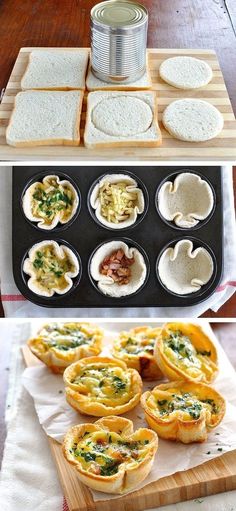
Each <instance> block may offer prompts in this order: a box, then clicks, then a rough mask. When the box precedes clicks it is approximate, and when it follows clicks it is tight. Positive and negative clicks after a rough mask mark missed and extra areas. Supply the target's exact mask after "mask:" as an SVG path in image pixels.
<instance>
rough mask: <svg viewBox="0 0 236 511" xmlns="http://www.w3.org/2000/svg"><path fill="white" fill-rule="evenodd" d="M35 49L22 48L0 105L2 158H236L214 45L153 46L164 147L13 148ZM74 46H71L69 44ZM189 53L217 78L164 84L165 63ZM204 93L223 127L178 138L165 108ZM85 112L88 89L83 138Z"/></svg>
mask: <svg viewBox="0 0 236 511" xmlns="http://www.w3.org/2000/svg"><path fill="white" fill-rule="evenodd" d="M32 49H34V48H22V49H21V50H20V52H19V55H18V57H17V60H16V62H15V65H14V68H13V71H12V74H11V76H10V79H9V82H8V84H7V87H6V91H5V94H4V96H3V99H2V103H1V105H0V159H2V160H5V159H6V160H11V161H13V160H15V159H20V160H55V157H56V158H57V159H60V160H76V161H78V160H79V161H94V160H96V161H98V160H117V161H119V160H132V161H136V160H139V161H140V160H142V161H143V160H144V161H145V160H149V161H160V160H161V161H169V160H172V161H176V160H178V161H183V160H185V161H186V160H192V161H199V160H215V161H216V160H220V161H222V160H224V161H226V160H229V161H232V160H234V159H235V160H236V120H235V117H234V113H233V110H232V107H231V103H230V100H229V97H228V93H227V90H226V87H225V83H224V79H223V76H222V73H221V70H220V66H219V63H218V60H217V56H216V54H215V52H214V51H213V50H194V49H193V50H186V49H185V50H175V49H168V50H166V49H161V50H160V49H159V50H156V49H150V50H148V66H149V71H150V74H151V79H152V90H153V91H155V92H156V97H157V103H158V119H159V124H160V127H161V131H162V138H163V142H162V145H161V146H160V147H152V148H150V147H149V148H145V147H136V148H132V147H127V148H121V147H118V148H114V147H113V148H109V149H94V150H90V149H87V148H85V147H84V144H83V141H82V143H81V145H80V146H79V147H70V146H58V147H55V146H41V147H30V148H28V147H24V148H14V147H11V146H9V145H7V143H6V138H5V132H6V127H7V125H8V123H9V119H10V116H11V112H12V109H13V107H14V98H15V95H16V94H17V93H18V92H19V91H20V80H21V78H22V76H23V74H24V72H25V69H26V66H27V63H28V60H29V55H30V51H31V50H32ZM68 51H69V49H68ZM176 55H190V56H194V57H197V58H202V59H204V60H205V61H206V62H207V63H209V64H210V66H211V67H212V69H213V79H212V81H211V82H210V83H209V84H208V85H207V86H206V87H202V88H200V89H195V90H194V91H193V90H191V91H186V90H181V89H177V88H175V87H172V86H171V85H168V84H167V83H165V82H164V81H163V80H162V79H161V78H160V77H159V73H158V70H159V66H160V64H161V62H162V61H163V60H165V59H167V58H169V57H171V56H176ZM186 97H192V98H199V99H203V100H206V101H209V102H210V103H211V104H213V105H214V106H216V107H217V108H218V109H219V111H220V112H221V113H222V115H223V118H224V128H223V130H222V132H221V133H220V134H219V135H218V137H216V138H214V139H212V140H208V141H206V142H202V143H191V142H184V141H182V140H177V139H175V138H173V137H172V136H171V135H170V134H169V133H168V132H167V131H166V130H165V129H164V127H163V125H162V122H161V120H162V113H163V111H164V109H165V108H166V106H168V105H169V104H170V103H171V102H172V101H174V100H175V99H180V98H186ZM85 116H86V94H85V97H84V102H83V109H82V117H81V129H80V133H81V136H82V138H83V132H84V126H85Z"/></svg>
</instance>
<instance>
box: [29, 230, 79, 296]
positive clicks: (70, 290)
mask: <svg viewBox="0 0 236 511" xmlns="http://www.w3.org/2000/svg"><path fill="white" fill-rule="evenodd" d="M44 240H45V238H43V239H41V240H39V241H38V242H37V243H40V242H42V241H44ZM48 241H50V239H49V240H48ZM53 241H56V242H57V243H58V245H65V246H66V247H68V248H70V250H71V251H72V252H73V253H74V254H75V256H76V258H77V259H78V262H79V273H78V275H77V276H76V277H72V278H71V280H72V282H73V284H72V286H71V288H70V289H69V290H68V291H66V293H63V294H62V295H59V294H57V293H54V295H53V296H41V295H40V294H37V293H34V292H33V291H31V289H29V287H28V285H27V282H28V280H29V279H30V275H28V274H27V273H25V272H24V270H23V266H24V262H25V260H26V259H27V257H28V255H29V251H30V249H31V248H32V246H33V245H32V246H30V247H29V248H28V250H27V251H26V252H25V254H24V256H23V258H22V262H21V277H22V280H23V282H24V284H25V286H27V288H28V292H29V293H30V294H31V295H32V296H34V297H38V298H40V297H41V298H43V300H46V301H47V302H48V303H49V302H51V300H52V299H53V300H56V301H57V300H63V298H65V297H67V296H69V295H70V294H71V293H73V291H75V289H76V288H77V286H78V285H79V283H80V280H81V276H82V272H83V268H82V261H81V257H80V255H79V253H78V252H77V250H75V248H74V247H73V246H72V245H71V244H70V243H68V242H67V241H65V240H63V239H59V238H54V240H53ZM46 305H47V304H46ZM47 306H48V305H47Z"/></svg>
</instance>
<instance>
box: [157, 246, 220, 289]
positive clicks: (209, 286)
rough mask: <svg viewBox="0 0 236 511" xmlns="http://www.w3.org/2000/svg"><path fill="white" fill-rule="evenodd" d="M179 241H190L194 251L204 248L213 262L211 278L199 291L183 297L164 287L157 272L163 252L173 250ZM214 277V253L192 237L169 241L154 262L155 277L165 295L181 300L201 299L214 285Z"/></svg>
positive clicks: (215, 272)
mask: <svg viewBox="0 0 236 511" xmlns="http://www.w3.org/2000/svg"><path fill="white" fill-rule="evenodd" d="M181 240H190V241H192V243H193V250H195V249H196V248H199V247H202V248H205V249H206V250H207V252H208V253H209V254H210V256H211V258H212V261H213V273H212V276H211V278H210V280H209V281H208V282H207V283H206V284H204V285H203V286H202V287H201V289H199V291H195V292H193V293H187V294H184V295H180V294H178V293H175V292H174V291H171V290H170V289H169V288H168V287H166V286H165V284H164V283H163V282H162V280H161V277H160V275H159V271H158V266H159V261H160V258H161V256H162V254H163V253H164V252H165V250H166V249H167V248H170V247H171V248H174V246H175V245H176V243H178V241H181ZM216 275H217V259H216V256H215V253H214V252H213V250H212V249H211V247H210V246H209V245H208V244H207V243H205V242H203V241H202V240H199V239H198V238H195V237H193V236H182V237H179V238H175V239H174V240H173V241H170V243H167V244H166V245H165V247H163V249H162V250H161V252H160V253H159V254H158V256H157V260H156V276H157V279H158V281H159V283H160V284H161V286H162V287H163V288H164V289H165V291H166V292H167V293H170V294H171V295H173V296H177V297H181V298H184V299H189V298H190V297H191V296H192V295H194V296H197V297H201V296H202V295H204V294H205V293H206V292H207V291H208V290H209V289H210V288H211V287H212V285H213V284H214V281H215V278H216Z"/></svg>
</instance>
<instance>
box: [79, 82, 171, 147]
mask: <svg viewBox="0 0 236 511" xmlns="http://www.w3.org/2000/svg"><path fill="white" fill-rule="evenodd" d="M84 143H85V146H86V147H88V148H90V149H94V148H102V147H124V146H130V147H153V146H154V147H155V146H159V145H160V144H161V132H160V129H159V126H158V121H157V106H156V95H155V93H154V92H151V91H148V92H143V91H142V92H140V91H139V92H137V91H136V92H133V91H132V92H128V91H126V92H123V91H120V92H118V91H114V92H111V91H106V92H105V91H99V92H90V93H89V94H88V99H87V115H86V125H85V132H84Z"/></svg>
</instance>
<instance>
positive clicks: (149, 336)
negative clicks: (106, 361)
mask: <svg viewBox="0 0 236 511" xmlns="http://www.w3.org/2000/svg"><path fill="white" fill-rule="evenodd" d="M160 331H161V328H158V327H157V328H150V327H148V326H139V327H136V328H132V329H131V330H129V331H128V332H121V333H120V335H119V337H118V338H117V339H116V340H115V341H114V345H113V350H112V355H113V357H115V358H118V359H119V360H123V361H124V362H125V363H126V364H127V366H128V367H132V368H133V369H136V370H137V371H138V372H139V374H140V375H141V377H142V378H144V379H146V380H158V379H160V378H161V377H162V372H161V370H160V368H159V367H158V365H157V362H156V360H155V358H154V347H155V342H156V340H157V338H158V337H159V335H160Z"/></svg>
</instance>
